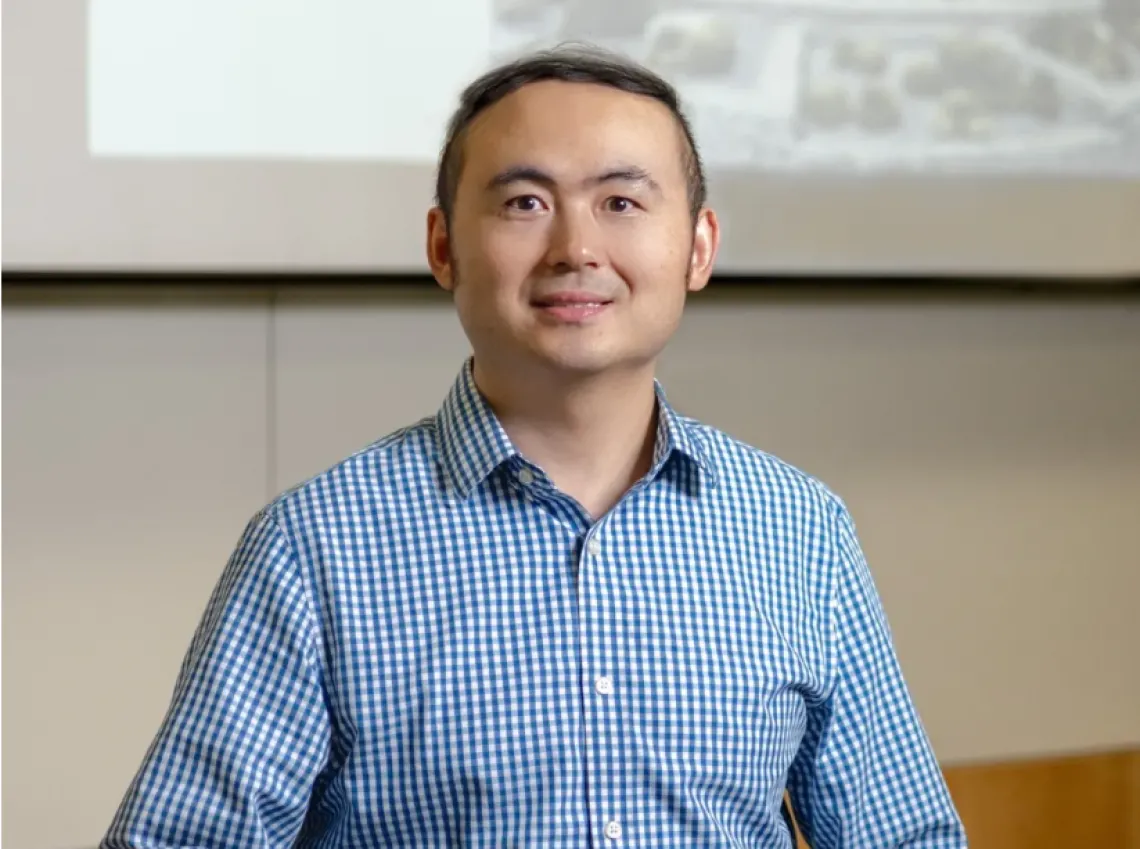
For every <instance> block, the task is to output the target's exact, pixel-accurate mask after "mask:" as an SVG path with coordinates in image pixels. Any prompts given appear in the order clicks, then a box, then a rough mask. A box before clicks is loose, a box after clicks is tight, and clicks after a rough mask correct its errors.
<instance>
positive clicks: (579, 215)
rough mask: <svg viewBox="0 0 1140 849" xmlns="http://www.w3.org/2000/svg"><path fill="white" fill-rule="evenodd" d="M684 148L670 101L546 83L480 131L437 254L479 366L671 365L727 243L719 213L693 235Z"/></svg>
mask: <svg viewBox="0 0 1140 849" xmlns="http://www.w3.org/2000/svg"><path fill="white" fill-rule="evenodd" d="M683 144H684V140H683V137H682V134H681V132H680V129H679V128H678V127H677V125H676V122H675V120H674V118H673V116H672V115H671V114H670V112H669V110H668V109H667V108H666V107H665V106H664V105H663V104H660V103H658V102H657V101H655V100H652V99H651V98H647V97H641V96H638V95H634V94H629V93H626V92H622V91H618V90H616V89H612V88H609V87H606V86H600V85H591V84H579V83H563V82H555V81H544V82H539V83H532V84H530V85H527V86H524V87H523V88H521V89H519V90H518V91H516V92H514V93H513V94H510V95H508V96H507V97H505V98H504V99H503V100H501V101H499V102H498V103H496V104H495V105H494V106H492V107H491V108H489V109H488V110H486V111H485V112H483V113H482V114H481V115H480V116H479V117H478V118H477V119H476V120H475V121H474V122H473V123H472V125H471V126H470V128H469V130H468V133H467V136H466V139H465V140H464V144H463V160H464V166H463V171H462V175H461V177H460V180H459V185H458V188H457V191H456V197H455V204H454V212H453V216H452V222H451V227H450V232H449V230H448V227H447V225H446V223H445V222H444V220H443V216H442V213H441V212H440V211H439V210H438V209H433V210H432V212H431V213H429V216H428V257H429V261H430V262H431V265H432V271H433V273H434V274H435V277H436V279H437V280H438V281H439V283H440V285H441V286H443V287H444V288H445V289H449V290H452V291H453V292H454V297H455V304H456V308H457V310H458V313H459V318H460V321H461V323H462V325H463V327H464V330H465V331H466V333H467V335H468V338H469V339H470V341H471V344H472V347H473V349H474V352H475V357H476V361H477V362H481V363H482V364H483V365H485V366H488V367H492V368H496V369H508V370H512V371H518V369H520V368H524V369H528V370H529V368H528V367H533V366H539V367H540V370H541V371H545V372H547V373H551V370H553V371H554V372H557V373H560V374H576V375H582V376H584V375H588V374H596V373H600V372H605V371H610V370H613V369H624V368H630V367H632V368H637V367H640V366H645V365H647V364H649V363H651V362H652V361H653V360H655V359H656V357H657V355H658V354H659V353H660V351H661V349H662V348H663V347H664V346H665V343H666V342H667V341H668V339H669V337H670V336H671V335H672V334H673V331H674V330H675V329H676V327H677V325H678V323H679V321H680V318H681V312H682V308H683V306H684V301H685V295H686V292H688V291H696V290H698V289H701V288H703V287H704V285H705V284H706V283H707V282H708V278H709V275H710V273H711V271H712V266H713V261H714V259H715V254H716V248H717V244H718V238H719V234H718V231H717V223H716V218H715V216H714V215H713V214H712V212H711V211H708V210H705V211H703V212H702V214H701V217H700V220H699V221H698V222H697V225H696V227H694V225H693V220H692V217H691V213H690V209H689V201H688V196H687V185H686V174H685V170H684V164H683V150H684V148H683Z"/></svg>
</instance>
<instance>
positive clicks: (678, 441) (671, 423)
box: [436, 357, 716, 499]
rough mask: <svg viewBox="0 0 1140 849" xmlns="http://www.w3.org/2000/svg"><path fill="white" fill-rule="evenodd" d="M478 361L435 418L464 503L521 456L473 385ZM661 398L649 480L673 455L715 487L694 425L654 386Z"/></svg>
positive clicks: (470, 362)
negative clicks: (492, 475)
mask: <svg viewBox="0 0 1140 849" xmlns="http://www.w3.org/2000/svg"><path fill="white" fill-rule="evenodd" d="M474 362H475V361H474V358H472V357H469V358H468V359H467V361H466V362H465V363H464V365H463V368H462V369H461V370H460V372H459V376H458V377H457V378H456V379H455V383H454V384H452V387H451V391H450V392H449V393H448V394H447V397H446V398H445V399H444V402H443V405H442V406H441V407H440V409H439V412H438V413H437V414H436V426H437V429H438V433H439V440H440V449H439V450H440V465H441V470H442V473H443V482H444V485H445V487H446V488H447V490H448V491H449V492H451V493H452V494H453V495H454V496H455V497H456V498H458V499H464V498H466V497H467V496H468V495H470V494H471V492H472V490H474V489H475V488H476V487H477V486H479V485H480V484H481V483H482V482H483V481H484V480H486V479H487V477H488V476H489V475H491V474H492V473H493V472H494V471H495V470H496V469H498V468H499V467H500V466H502V465H503V464H505V463H509V462H511V461H512V460H514V459H515V458H517V457H519V456H520V455H519V452H518V450H517V449H516V448H515V447H514V445H513V444H512V443H511V439H510V437H509V436H507V433H506V431H505V430H504V429H503V426H502V424H501V423H500V422H499V419H498V417H497V416H496V415H495V414H494V412H492V410H491V407H490V405H489V404H488V403H487V400H486V399H485V398H484V397H483V394H482V393H481V392H480V391H479V389H478V387H477V386H476V385H475V373H474ZM654 391H655V393H656V395H657V409H658V417H657V441H656V445H655V446H654V450H653V464H652V466H651V468H650V472H649V477H650V478H653V479H655V478H657V477H659V476H660V475H661V473H662V472H663V470H664V469H665V468H666V467H667V464H668V462H669V460H670V459H671V458H672V457H673V456H675V455H676V456H678V457H680V458H682V461H684V462H688V463H691V464H693V465H694V466H695V467H696V468H697V469H698V470H699V471H700V472H701V474H702V475H703V476H704V477H705V478H706V479H707V482H708V483H709V484H710V485H715V482H716V474H715V470H714V468H713V465H712V463H711V462H710V460H709V458H708V452H707V449H706V447H705V445H704V442H703V440H702V439H701V436H700V433H699V431H698V429H697V427H696V426H695V424H694V423H692V422H689V421H687V420H686V419H685V418H684V417H682V416H680V415H679V414H678V413H677V412H676V410H674V409H673V407H672V406H671V405H670V404H669V402H668V401H667V400H666V398H665V390H664V388H663V387H662V386H661V383H660V382H659V381H654Z"/></svg>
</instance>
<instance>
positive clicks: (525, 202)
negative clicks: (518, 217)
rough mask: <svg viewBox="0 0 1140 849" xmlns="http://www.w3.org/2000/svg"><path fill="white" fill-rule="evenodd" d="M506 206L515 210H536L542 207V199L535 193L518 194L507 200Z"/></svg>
mask: <svg viewBox="0 0 1140 849" xmlns="http://www.w3.org/2000/svg"><path fill="white" fill-rule="evenodd" d="M507 206H508V207H509V208H510V209H513V210H515V211H517V212H538V211H539V210H540V209H542V200H541V199H540V198H539V197H538V196H537V195H519V196H518V197H513V198H511V199H510V200H509V201H507Z"/></svg>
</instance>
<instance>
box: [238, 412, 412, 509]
mask: <svg viewBox="0 0 1140 849" xmlns="http://www.w3.org/2000/svg"><path fill="white" fill-rule="evenodd" d="M434 440H435V417H434V416H428V417H425V418H422V419H420V420H419V421H417V422H415V423H413V424H409V425H406V426H404V427H401V428H399V429H397V430H394V431H392V432H390V433H388V434H385V435H384V436H382V437H380V438H379V439H376V440H374V441H372V442H370V443H368V444H367V445H364V446H363V447H361V448H358V449H356V450H355V451H353V452H352V453H350V454H348V455H346V456H344V457H342V458H341V459H340V460H338V461H336V462H335V463H333V464H331V465H329V466H327V467H325V468H324V469H322V470H321V471H319V472H317V473H316V474H313V475H311V476H309V477H308V478H305V479H304V480H301V481H299V482H298V483H295V484H293V485H292V486H290V487H288V488H287V489H285V490H283V491H281V492H280V493H278V494H277V495H276V496H275V497H274V498H273V499H272V500H271V501H269V502H268V503H267V504H266V505H265V506H264V507H263V508H262V509H261V510H260V511H259V514H276V515H280V514H282V513H287V512H292V511H293V510H294V509H296V508H302V509H304V511H305V512H309V511H310V510H311V507H312V505H313V504H314V503H320V504H326V505H332V504H336V503H345V502H346V500H351V499H353V498H354V497H355V496H357V495H359V494H360V493H362V492H364V491H370V492H373V491H375V486H376V484H377V482H378V481H387V482H389V484H390V485H392V486H394V487H396V488H398V487H399V482H400V481H401V480H408V479H411V478H414V477H415V476H416V475H417V474H419V473H422V472H424V471H427V470H428V468H429V465H430V463H431V458H432V457H433V456H434V451H435V449H434Z"/></svg>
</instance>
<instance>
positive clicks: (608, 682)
mask: <svg viewBox="0 0 1140 849" xmlns="http://www.w3.org/2000/svg"><path fill="white" fill-rule="evenodd" d="M594 689H595V690H597V691H598V692H599V693H600V694H601V695H603V696H608V695H609V694H610V693H612V692H613V691H614V681H613V679H612V678H610V677H609V676H608V675H603V676H601V677H600V678H599V679H598V680H597V681H595V682H594Z"/></svg>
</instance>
